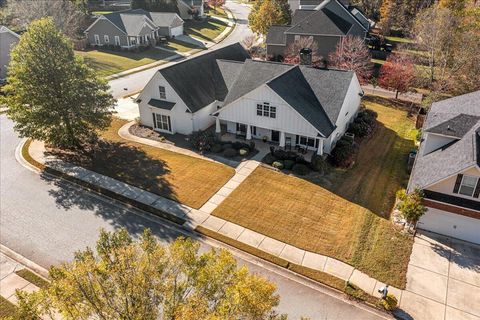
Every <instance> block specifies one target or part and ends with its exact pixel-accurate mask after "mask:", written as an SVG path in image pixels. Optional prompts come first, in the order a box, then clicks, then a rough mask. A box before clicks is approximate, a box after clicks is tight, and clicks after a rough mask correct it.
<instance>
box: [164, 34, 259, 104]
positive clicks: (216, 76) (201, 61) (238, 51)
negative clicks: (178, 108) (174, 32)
mask: <svg viewBox="0 0 480 320" xmlns="http://www.w3.org/2000/svg"><path fill="white" fill-rule="evenodd" d="M249 57H250V56H249V54H248V53H247V52H246V51H245V49H244V48H243V47H242V46H241V45H240V44H239V43H235V44H232V45H229V46H226V47H223V48H221V49H217V50H213V51H207V52H206V53H204V54H201V55H198V56H196V57H194V58H191V59H187V60H184V61H182V62H179V63H176V64H174V65H172V66H169V67H167V68H163V69H160V70H158V72H159V73H160V74H161V75H162V76H163V77H164V78H165V79H166V80H167V81H168V83H169V84H170V86H172V88H173V89H174V90H175V92H176V93H177V94H178V95H179V96H180V98H181V99H182V100H183V101H184V102H185V104H186V105H187V107H188V108H189V109H190V111H191V112H196V111H198V110H200V109H202V108H203V107H205V106H207V105H209V104H211V103H212V102H214V101H215V100H220V101H223V100H224V99H225V97H226V95H227V93H228V88H227V84H226V83H225V80H224V78H225V77H227V78H228V77H229V76H228V75H227V74H226V73H227V72H235V69H234V68H227V67H225V66H224V68H223V69H222V70H223V71H224V72H226V73H225V74H222V72H221V70H220V66H219V63H218V60H222V59H223V60H233V61H241V62H243V61H245V60H246V59H247V58H249Z"/></svg>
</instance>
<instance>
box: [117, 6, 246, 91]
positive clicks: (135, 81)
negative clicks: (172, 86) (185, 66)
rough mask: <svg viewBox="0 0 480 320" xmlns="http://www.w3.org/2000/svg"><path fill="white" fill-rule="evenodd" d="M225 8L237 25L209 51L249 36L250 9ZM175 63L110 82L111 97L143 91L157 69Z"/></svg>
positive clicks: (240, 7)
mask: <svg viewBox="0 0 480 320" xmlns="http://www.w3.org/2000/svg"><path fill="white" fill-rule="evenodd" d="M225 6H226V7H227V8H228V9H230V11H232V13H233V14H234V15H235V17H236V18H237V25H236V27H235V30H233V32H232V33H231V34H230V35H229V36H228V37H227V38H226V39H225V40H223V41H222V42H220V43H219V44H217V45H214V46H212V47H211V48H210V49H209V50H214V49H218V48H221V47H223V46H226V45H229V44H232V43H236V42H240V41H242V40H243V39H244V38H245V37H246V36H248V35H250V34H251V31H250V29H249V28H248V21H247V18H248V13H249V12H250V8H249V7H248V6H247V5H245V4H239V3H237V2H233V1H227V2H226V5H225ZM200 54H202V53H200ZM175 63H178V61H175V62H169V63H166V64H164V65H161V66H160V67H156V68H152V69H147V70H144V71H141V72H137V73H134V74H131V75H128V76H125V77H122V78H119V79H115V80H111V81H110V82H109V84H110V87H111V88H112V91H113V96H114V97H115V98H121V97H123V96H125V95H127V94H130V93H133V92H137V91H139V90H141V89H143V87H144V86H145V85H146V84H147V82H148V80H150V78H151V77H152V76H153V75H154V74H155V72H156V71H157V70H158V69H161V68H165V67H167V66H170V65H172V64H175ZM125 89H126V90H125Z"/></svg>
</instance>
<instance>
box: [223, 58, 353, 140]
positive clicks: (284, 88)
mask: <svg viewBox="0 0 480 320" xmlns="http://www.w3.org/2000/svg"><path fill="white" fill-rule="evenodd" d="M353 76H354V73H353V72H350V71H340V70H324V69H316V68H313V67H310V66H294V65H288V64H282V63H275V62H267V61H253V60H246V61H245V63H244V64H243V70H242V71H241V72H240V73H239V75H238V77H237V79H236V80H235V82H234V83H233V85H232V89H231V91H230V92H229V93H228V95H227V97H226V98H225V103H224V108H225V107H227V106H228V104H230V103H232V102H233V101H235V100H237V99H238V98H240V97H242V96H244V95H246V94H248V93H249V92H251V91H252V90H255V89H256V88H258V87H260V86H262V85H267V86H268V87H269V88H271V89H272V90H273V91H274V92H275V93H276V94H278V95H279V96H280V97H281V98H282V99H283V100H284V101H285V102H286V103H288V104H289V105H290V106H291V107H292V108H294V109H295V110H296V111H297V112H298V113H299V114H300V115H301V116H302V117H303V118H304V119H305V120H306V121H307V122H309V123H310V124H311V125H312V126H313V127H315V128H316V129H317V130H318V132H319V133H321V134H322V135H324V136H325V137H328V136H329V135H330V134H331V133H332V132H333V130H334V129H335V123H336V122H337V119H338V117H339V114H340V110H341V108H342V105H343V101H344V99H345V96H346V94H347V91H348V88H349V87H350V84H351V81H352V78H353ZM221 110H222V109H220V112H221Z"/></svg>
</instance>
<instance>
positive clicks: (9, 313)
mask: <svg viewBox="0 0 480 320" xmlns="http://www.w3.org/2000/svg"><path fill="white" fill-rule="evenodd" d="M16 313H17V307H16V306H15V305H14V304H13V303H11V302H10V301H8V300H7V299H5V298H4V297H2V296H0V319H8V318H10V319H11V318H13V317H15V315H16Z"/></svg>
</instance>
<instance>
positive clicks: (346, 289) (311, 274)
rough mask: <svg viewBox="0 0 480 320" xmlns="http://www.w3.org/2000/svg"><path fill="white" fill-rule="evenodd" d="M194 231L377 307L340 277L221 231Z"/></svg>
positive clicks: (376, 299) (370, 296) (369, 297)
mask: <svg viewBox="0 0 480 320" xmlns="http://www.w3.org/2000/svg"><path fill="white" fill-rule="evenodd" d="M195 231H196V232H198V233H199V234H201V235H203V236H207V237H210V238H212V239H215V240H217V241H220V242H223V243H225V244H227V245H229V246H232V247H234V248H236V249H239V250H241V251H244V252H246V253H249V254H251V255H253V256H255V257H257V258H260V259H263V260H266V261H268V262H271V263H273V264H275V265H277V266H279V267H282V268H285V269H288V270H290V271H292V272H295V273H297V274H299V275H302V276H304V277H306V278H309V279H311V280H313V281H316V282H319V283H322V284H324V285H326V286H328V287H330V288H332V289H335V290H337V291H340V292H342V293H345V294H346V295H347V296H349V297H350V298H352V299H354V300H357V301H363V302H365V303H367V304H369V305H371V306H373V307H375V308H378V301H379V299H378V298H376V297H374V296H372V295H370V294H368V293H366V292H365V291H363V290H362V289H360V288H358V287H357V286H355V285H353V284H351V283H349V282H346V281H344V280H342V279H340V278H337V277H335V276H333V275H331V274H328V273H326V272H323V271H319V270H314V269H311V268H308V267H304V266H301V265H298V264H295V263H292V262H289V261H287V260H285V259H283V258H280V257H277V256H275V255H273V254H270V253H268V252H265V251H263V250H260V249H258V248H255V247H252V246H250V245H248V244H245V243H243V242H240V241H238V240H235V239H232V238H230V237H228V236H225V235H223V234H221V233H218V232H216V231H213V230H210V229H207V228H205V227H202V226H197V227H196V228H195Z"/></svg>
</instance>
